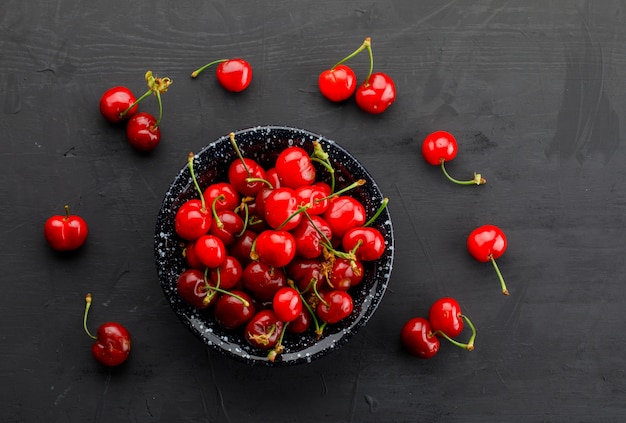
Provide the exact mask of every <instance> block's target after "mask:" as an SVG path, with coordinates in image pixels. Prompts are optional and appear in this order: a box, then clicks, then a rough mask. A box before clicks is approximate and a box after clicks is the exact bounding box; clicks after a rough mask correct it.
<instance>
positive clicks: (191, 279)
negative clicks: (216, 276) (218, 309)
mask: <svg viewBox="0 0 626 423" xmlns="http://www.w3.org/2000/svg"><path fill="white" fill-rule="evenodd" d="M207 284H208V281H207V280H205V278H204V272H203V271H200V270H198V269H187V270H185V271H184V272H182V273H181V274H180V275H179V276H178V279H177V280H176V292H177V293H178V295H179V296H180V297H181V298H182V299H183V300H185V301H186V302H187V303H189V304H191V305H192V306H194V307H195V308H198V309H204V308H207V307H208V306H209V305H210V304H211V303H212V302H213V301H212V299H216V296H215V295H212V296H211V297H207V295H208V294H209V291H208V289H207Z"/></svg>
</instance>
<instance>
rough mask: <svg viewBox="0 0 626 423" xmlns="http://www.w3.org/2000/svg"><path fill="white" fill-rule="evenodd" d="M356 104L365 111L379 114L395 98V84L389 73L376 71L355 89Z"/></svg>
mask: <svg viewBox="0 0 626 423" xmlns="http://www.w3.org/2000/svg"><path fill="white" fill-rule="evenodd" d="M355 98H356V104H357V106H359V108H361V110H364V111H365V112H367V113H370V114H380V113H382V112H384V111H385V110H387V108H388V107H389V106H391V105H392V104H393V102H394V101H395V100H396V86H395V84H394V82H393V80H392V79H391V77H389V75H387V74H385V73H382V72H376V73H373V74H371V75H370V77H369V79H368V80H367V81H366V82H364V83H363V84H362V85H361V86H360V87H359V88H357V90H356V94H355Z"/></svg>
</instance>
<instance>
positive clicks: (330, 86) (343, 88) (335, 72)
mask: <svg viewBox="0 0 626 423" xmlns="http://www.w3.org/2000/svg"><path fill="white" fill-rule="evenodd" d="M317 85H318V87H319V89H320V92H321V93H322V95H323V96H324V97H326V98H327V99H328V100H330V101H334V102H340V101H344V100H347V99H348V98H350V96H352V94H354V91H355V90H356V75H355V74H354V71H353V70H352V69H351V68H350V67H348V66H346V65H337V66H335V67H333V68H332V69H326V70H325V71H323V72H322V73H321V74H320V76H319V78H318V81H317Z"/></svg>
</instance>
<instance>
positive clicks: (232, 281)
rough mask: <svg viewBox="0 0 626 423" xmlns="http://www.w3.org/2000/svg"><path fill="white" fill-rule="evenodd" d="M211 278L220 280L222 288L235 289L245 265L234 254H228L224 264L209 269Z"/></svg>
mask: <svg viewBox="0 0 626 423" xmlns="http://www.w3.org/2000/svg"><path fill="white" fill-rule="evenodd" d="M209 276H210V278H211V280H213V281H215V282H216V283H217V281H219V284H218V285H219V287H220V288H222V289H233V288H235V287H236V286H238V284H239V282H240V281H241V278H242V276H243V267H242V266H241V263H240V262H239V260H237V259H236V258H235V257H233V256H226V258H225V259H224V261H223V262H222V264H220V265H219V266H218V267H214V268H212V269H209Z"/></svg>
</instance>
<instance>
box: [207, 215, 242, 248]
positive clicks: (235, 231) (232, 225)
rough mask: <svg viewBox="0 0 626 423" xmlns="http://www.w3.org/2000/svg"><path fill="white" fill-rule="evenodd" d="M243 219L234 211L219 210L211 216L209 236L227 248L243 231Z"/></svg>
mask: <svg viewBox="0 0 626 423" xmlns="http://www.w3.org/2000/svg"><path fill="white" fill-rule="evenodd" d="M244 226H245V224H244V221H243V219H242V218H241V217H240V216H239V215H238V214H237V213H235V212H234V211H230V210H221V211H219V212H217V213H215V215H214V216H213V221H212V223H211V228H210V229H209V234H211V235H214V236H216V237H218V238H219V239H221V240H222V242H223V243H224V245H226V246H228V245H231V244H232V243H234V242H235V240H236V239H237V237H238V236H239V235H241V233H242V232H243V229H244Z"/></svg>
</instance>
